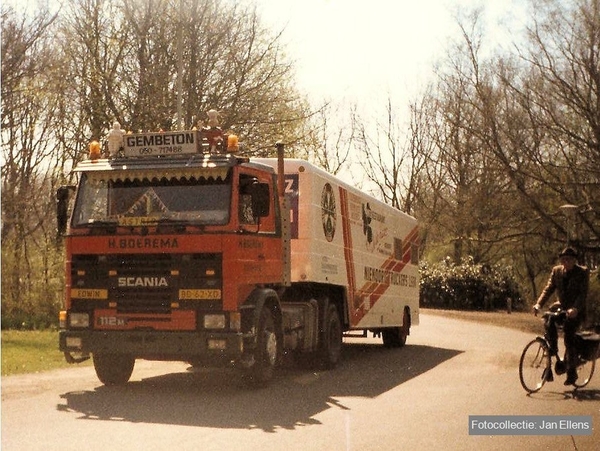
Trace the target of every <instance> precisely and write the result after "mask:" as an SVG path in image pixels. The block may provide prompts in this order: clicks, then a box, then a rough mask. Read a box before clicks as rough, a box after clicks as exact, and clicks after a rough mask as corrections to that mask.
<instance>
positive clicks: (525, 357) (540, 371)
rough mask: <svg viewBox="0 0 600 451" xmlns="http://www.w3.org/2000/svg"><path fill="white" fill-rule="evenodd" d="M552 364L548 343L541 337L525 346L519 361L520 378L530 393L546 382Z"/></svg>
mask: <svg viewBox="0 0 600 451" xmlns="http://www.w3.org/2000/svg"><path fill="white" fill-rule="evenodd" d="M550 371H552V369H551V366H550V353H549V350H548V345H547V344H546V342H545V341H544V340H543V339H541V338H536V339H535V340H532V341H531V342H529V343H528V344H527V346H525V349H523V353H522V354H521V360H520V361H519V379H520V380H521V385H522V386H523V388H524V389H525V390H526V391H527V392H528V393H535V392H537V391H539V390H540V389H541V388H542V387H543V385H544V384H545V383H546V380H547V377H548V375H549V372H550Z"/></svg>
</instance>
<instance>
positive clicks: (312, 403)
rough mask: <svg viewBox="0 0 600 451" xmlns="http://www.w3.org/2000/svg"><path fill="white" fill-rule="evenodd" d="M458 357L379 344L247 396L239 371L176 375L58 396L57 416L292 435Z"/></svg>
mask: <svg viewBox="0 0 600 451" xmlns="http://www.w3.org/2000/svg"><path fill="white" fill-rule="evenodd" d="M460 352H461V351H456V350H449V349H441V348H435V347H429V346H418V345H415V346H406V347H404V348H401V349H385V348H383V347H382V346H381V345H380V344H356V343H352V344H346V345H345V346H344V356H343V360H342V362H341V363H340V365H339V366H338V368H336V369H335V370H333V371H324V372H313V371H310V370H306V369H301V368H298V367H296V366H288V367H284V368H282V369H281V371H279V373H278V376H277V377H276V379H275V380H274V381H273V383H271V384H270V385H269V386H268V387H265V388H261V389H250V388H247V387H245V386H244V385H243V383H242V382H241V381H240V379H239V377H238V374H237V372H234V371H231V370H206V371H201V372H195V373H190V372H181V373H174V374H167V375H161V376H157V377H150V378H146V379H143V380H141V381H137V382H130V383H128V384H127V385H125V386H121V387H104V386H101V387H98V388H96V389H94V390H91V391H83V392H81V391H79V392H68V393H65V394H63V395H61V398H62V399H63V401H64V403H60V404H58V405H57V409H58V410H59V411H64V412H71V413H72V412H78V413H81V417H80V418H81V419H93V420H105V421H107V420H108V421H110V420H115V421H129V422H134V423H135V422H140V423H157V424H176V425H185V426H199V427H216V428H238V429H255V428H258V429H261V430H264V431H267V432H276V431H277V429H294V428H296V427H299V426H305V425H310V424H319V421H318V420H316V419H315V418H314V416H315V415H317V414H319V413H320V412H323V411H325V410H327V409H329V408H331V407H332V406H335V407H337V408H341V409H347V408H348V407H347V406H344V400H343V398H344V397H368V398H374V397H376V396H379V395H381V394H382V393H385V392H387V391H388V390H391V389H393V388H394V387H397V386H398V385H400V384H402V383H404V382H406V381H408V380H410V379H412V378H414V377H417V376H419V375H421V374H423V373H425V372H426V371H429V370H430V369H432V368H434V367H436V366H438V365H440V364H441V363H443V362H445V361H446V360H448V359H451V358H453V357H454V356H456V355H457V354H459V353H460Z"/></svg>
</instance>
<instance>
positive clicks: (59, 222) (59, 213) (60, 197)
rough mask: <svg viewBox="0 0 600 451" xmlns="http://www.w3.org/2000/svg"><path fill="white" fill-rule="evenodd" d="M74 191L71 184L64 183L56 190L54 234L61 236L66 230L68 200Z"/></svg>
mask: <svg viewBox="0 0 600 451" xmlns="http://www.w3.org/2000/svg"><path fill="white" fill-rule="evenodd" d="M74 192H75V187H74V186H73V185H64V186H61V187H60V188H58V190H57V191H56V226H57V227H56V228H57V231H56V234H57V238H58V237H61V236H62V235H64V234H65V232H66V231H67V221H68V220H69V201H70V199H71V194H72V193H74Z"/></svg>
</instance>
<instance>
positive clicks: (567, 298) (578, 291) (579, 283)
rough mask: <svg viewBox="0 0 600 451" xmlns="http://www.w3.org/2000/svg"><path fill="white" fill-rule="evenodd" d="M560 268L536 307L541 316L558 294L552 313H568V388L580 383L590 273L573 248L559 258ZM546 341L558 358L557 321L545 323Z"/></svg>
mask: <svg viewBox="0 0 600 451" xmlns="http://www.w3.org/2000/svg"><path fill="white" fill-rule="evenodd" d="M558 257H559V260H560V265H558V266H555V267H554V268H552V272H551V274H550V278H549V279H548V283H547V284H546V287H545V288H544V290H543V291H542V293H541V294H540V297H539V298H538V300H537V302H536V303H535V305H534V306H533V310H534V313H535V315H537V314H538V312H539V311H540V309H541V308H542V307H543V305H544V304H545V303H546V302H547V301H548V299H549V298H550V296H552V294H553V293H555V292H556V297H557V298H558V301H556V302H555V303H554V304H553V305H552V306H551V307H550V310H556V309H557V308H560V309H562V310H563V311H565V312H566V319H565V322H564V326H563V332H564V341H565V364H566V368H567V380H566V381H565V385H573V384H574V383H575V381H576V380H577V352H576V349H577V342H576V335H575V333H576V332H577V329H578V328H579V326H580V325H581V323H582V322H583V320H584V315H585V301H586V297H587V292H588V284H589V272H588V270H587V268H586V267H584V266H580V265H578V264H577V252H576V251H575V249H573V248H571V247H567V248H565V249H564V250H563V251H562V252H561V253H560V254H559V255H558ZM545 327H546V338H547V340H548V342H549V344H550V348H551V349H550V352H551V353H553V354H554V355H557V354H558V332H557V330H556V323H555V321H554V318H551V319H550V320H549V321H546V323H545Z"/></svg>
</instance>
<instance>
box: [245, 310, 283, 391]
mask: <svg viewBox="0 0 600 451" xmlns="http://www.w3.org/2000/svg"><path fill="white" fill-rule="evenodd" d="M257 334H258V335H257V337H256V349H255V350H254V356H253V357H254V358H253V359H252V363H251V364H250V366H249V367H247V368H244V374H243V376H244V379H246V381H247V382H248V383H250V384H251V385H262V384H266V383H267V382H269V381H270V380H271V379H272V378H273V372H274V369H275V365H276V364H277V358H278V355H279V347H280V343H279V338H278V335H277V330H276V329H275V320H274V319H273V313H272V312H271V310H269V309H268V308H263V309H262V311H261V313H260V318H259V320H258V329H257Z"/></svg>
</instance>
